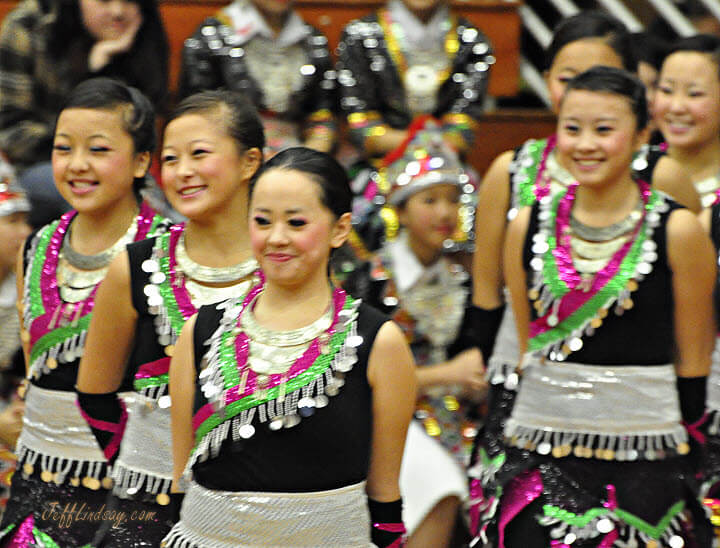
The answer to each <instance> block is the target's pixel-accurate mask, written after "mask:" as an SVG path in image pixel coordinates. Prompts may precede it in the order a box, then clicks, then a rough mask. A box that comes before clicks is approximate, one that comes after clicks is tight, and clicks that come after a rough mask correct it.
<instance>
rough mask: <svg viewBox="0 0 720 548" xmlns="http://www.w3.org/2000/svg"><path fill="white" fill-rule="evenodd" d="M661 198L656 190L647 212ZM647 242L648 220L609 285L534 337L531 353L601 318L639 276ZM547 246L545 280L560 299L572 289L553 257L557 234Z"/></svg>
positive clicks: (558, 197) (557, 197) (556, 202)
mask: <svg viewBox="0 0 720 548" xmlns="http://www.w3.org/2000/svg"><path fill="white" fill-rule="evenodd" d="M565 194H567V191H565V192H559V193H558V194H556V195H555V197H554V199H553V203H552V211H551V215H552V217H553V218H556V217H557V210H558V206H559V204H560V200H562V199H563V198H564V197H565ZM659 199H660V198H659V196H658V194H657V192H655V191H654V190H653V191H651V194H650V198H649V199H648V203H647V205H646V206H645V209H646V211H651V210H652V209H653V208H654V207H655V205H656V203H657V201H658V200H659ZM551 226H555V223H551ZM646 239H647V222H646V221H644V222H643V226H642V227H641V228H640V231H639V232H638V235H637V238H635V241H634V242H633V245H632V246H631V247H630V250H629V251H628V253H627V255H626V256H625V257H624V258H623V260H622V263H620V268H619V269H618V271H617V273H616V274H615V276H613V277H612V279H610V280H608V282H607V283H606V284H605V285H604V286H603V287H602V288H601V289H600V290H599V291H598V292H597V293H596V294H595V295H593V296H592V297H591V298H590V299H589V300H588V301H587V302H586V303H585V304H584V305H582V306H581V307H580V308H578V309H577V310H576V311H575V312H573V313H572V314H570V316H568V317H567V318H565V319H564V320H563V321H562V322H560V324H559V325H557V326H556V327H554V328H552V329H549V330H548V331H545V332H543V333H540V334H539V335H536V336H535V337H533V338H531V339H530V340H529V341H528V349H529V350H530V351H531V352H532V351H535V350H540V349H542V348H545V347H546V346H547V345H548V344H551V343H553V342H555V341H559V340H562V339H564V338H566V337H567V336H568V335H570V334H571V333H572V332H573V331H576V330H577V329H579V328H580V327H582V326H583V325H585V324H586V323H587V322H589V321H590V320H591V319H592V318H594V317H595V316H596V315H597V312H598V310H600V309H601V308H602V307H603V306H605V305H606V304H607V303H608V302H609V301H611V300H612V299H613V298H616V297H617V296H618V295H619V294H620V292H621V291H622V290H623V289H624V288H625V286H626V285H627V283H628V281H630V279H631V278H632V277H633V275H634V274H635V268H636V267H637V264H638V262H639V260H640V255H641V254H642V245H643V243H644V242H645V240H646ZM547 243H548V250H547V251H546V252H545V254H544V256H543V277H544V279H545V285H546V286H547V287H548V288H549V289H550V291H551V292H552V294H553V296H554V297H555V298H556V299H560V298H562V297H563V296H565V295H566V294H567V293H568V292H569V291H570V290H569V288H568V286H567V284H566V283H565V282H564V281H563V280H562V279H561V278H560V273H559V272H558V269H557V263H556V261H555V256H554V255H553V250H554V249H555V248H556V247H557V238H556V236H555V233H554V232H553V234H551V235H549V236H548V239H547Z"/></svg>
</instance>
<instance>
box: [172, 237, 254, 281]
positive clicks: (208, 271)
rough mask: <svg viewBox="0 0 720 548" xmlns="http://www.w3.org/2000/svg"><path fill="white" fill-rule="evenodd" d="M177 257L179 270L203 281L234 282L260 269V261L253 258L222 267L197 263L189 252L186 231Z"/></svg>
mask: <svg viewBox="0 0 720 548" xmlns="http://www.w3.org/2000/svg"><path fill="white" fill-rule="evenodd" d="M175 259H176V260H177V266H178V270H180V271H182V273H183V274H184V275H185V277H186V278H191V279H193V280H195V281H196V282H202V283H228V282H234V281H237V280H241V279H242V278H245V277H246V276H249V275H250V274H252V273H253V272H255V271H256V270H257V269H258V263H257V261H256V260H255V259H253V258H250V259H247V260H245V261H242V262H240V263H237V264H234V265H231V266H222V267H213V266H205V265H201V264H198V263H196V262H195V261H193V260H192V259H191V258H190V257H189V256H188V254H187V249H186V248H185V232H184V231H183V233H182V234H181V235H180V238H179V239H178V243H177V246H176V247H175Z"/></svg>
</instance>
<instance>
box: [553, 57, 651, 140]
mask: <svg viewBox="0 0 720 548" xmlns="http://www.w3.org/2000/svg"><path fill="white" fill-rule="evenodd" d="M573 90H578V91H594V92H598V93H611V94H613V95H619V96H621V97H625V98H626V99H627V100H628V101H630V109H631V110H632V112H633V114H634V115H635V122H636V127H637V129H638V130H643V129H645V128H646V127H647V124H648V109H647V99H646V98H645V86H644V85H643V84H642V82H641V81H640V80H639V79H638V78H637V77H636V76H635V75H633V74H630V73H629V72H627V71H625V70H621V69H617V68H614V67H605V66H596V67H592V68H590V69H588V70H586V71H585V72H582V73H580V74H578V75H577V76H575V78H573V79H572V80H570V81H569V82H568V84H567V87H566V88H565V93H564V94H563V99H562V101H564V100H565V98H566V97H567V96H568V94H569V93H570V92H571V91H573ZM562 101H561V103H560V106H561V107H562Z"/></svg>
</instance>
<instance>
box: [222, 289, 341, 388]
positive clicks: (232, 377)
mask: <svg viewBox="0 0 720 548" xmlns="http://www.w3.org/2000/svg"><path fill="white" fill-rule="evenodd" d="M353 302H354V300H353V298H352V297H351V296H350V295H346V296H345V304H344V306H343V310H347V309H348V308H351V307H352V306H353ZM248 306H250V305H248ZM346 333H347V329H346V330H345V332H344V333H343V334H338V333H335V335H333V336H332V338H331V339H330V346H331V348H330V353H329V354H324V356H330V357H332V356H334V355H335V353H336V352H337V351H338V350H339V348H340V346H341V345H342V343H343V342H344V341H345V335H346ZM338 336H341V337H342V341H340V344H339V345H337V346H336V345H335V344H334V343H335V341H336V340H339V339H338V338H337V337H338ZM218 354H219V356H218V357H219V359H220V370H221V371H222V375H223V379H224V381H225V383H224V387H225V390H229V389H230V388H232V387H233V386H238V385H239V384H240V372H239V371H238V369H239V368H238V363H237V353H236V349H235V335H233V330H232V329H228V330H225V331H224V332H223V333H222V335H221V337H220V348H219V352H218ZM322 356H323V354H320V355H319V356H318V359H317V360H315V364H317V362H318V360H319V359H320V358H321V357H322ZM315 364H313V366H311V367H310V369H312V367H314V365H315ZM328 365H329V362H328ZM324 369H326V368H323V370H324ZM303 374H304V373H303ZM303 374H301V375H300V376H302V375H303ZM308 382H309V381H308ZM306 384H307V383H306ZM273 390H277V387H275V388H272V389H270V391H269V392H268V394H270V393H271V392H272V391H273ZM268 399H273V398H268Z"/></svg>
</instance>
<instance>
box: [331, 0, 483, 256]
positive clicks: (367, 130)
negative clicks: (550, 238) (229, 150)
mask: <svg viewBox="0 0 720 548" xmlns="http://www.w3.org/2000/svg"><path fill="white" fill-rule="evenodd" d="M494 63H495V57H494V55H493V54H492V50H491V46H490V43H489V42H488V40H487V38H486V37H485V36H484V35H483V33H482V32H480V31H479V30H478V29H477V28H476V27H475V26H474V25H473V24H472V23H471V22H470V21H467V20H466V19H464V18H462V17H458V16H456V15H454V14H453V13H451V11H450V7H449V2H447V1H445V0H430V1H427V2H426V1H417V0H390V1H389V2H388V3H387V4H386V5H385V6H383V7H382V8H380V9H379V10H377V11H376V12H374V13H372V14H370V15H367V16H365V17H363V18H362V19H358V20H355V21H352V22H350V23H349V24H348V25H347V26H346V27H345V29H344V30H343V33H342V36H341V38H340V43H339V45H338V63H337V67H338V84H339V90H340V107H341V109H342V112H343V114H344V115H345V117H346V120H347V123H348V127H349V137H350V140H351V141H352V142H353V144H354V145H355V146H356V147H357V148H358V149H359V152H360V158H359V159H358V160H356V161H355V162H354V163H353V165H352V166H351V168H350V174H351V178H352V180H353V183H352V185H353V191H354V192H355V194H356V196H357V198H356V200H355V202H354V205H353V212H354V213H355V214H356V216H357V217H358V218H359V219H360V222H359V224H358V226H357V230H358V232H359V234H360V236H361V237H362V239H363V243H364V244H365V245H366V246H367V247H369V248H370V249H371V250H374V249H376V247H377V243H378V240H377V237H376V230H375V229H374V226H373V225H372V221H373V220H375V219H378V218H379V217H378V215H376V213H378V211H377V210H378V209H380V208H382V205H383V196H385V195H386V194H387V193H388V192H389V190H390V186H391V185H392V184H393V181H389V180H388V179H387V177H385V176H384V168H386V167H388V166H389V165H390V164H391V163H393V162H394V161H396V160H397V159H398V157H401V156H402V153H398V152H397V151H400V150H401V149H402V148H403V146H404V145H405V144H407V143H408V142H411V141H412V140H413V139H415V138H419V139H424V137H422V136H421V134H422V133H423V132H425V131H431V132H433V133H436V132H438V131H439V132H441V133H442V136H443V138H444V140H445V141H446V142H447V144H448V146H449V147H450V148H451V149H452V151H453V154H454V155H455V156H456V157H457V159H459V161H462V162H464V160H465V156H466V155H467V154H469V153H470V151H471V149H472V146H473V143H474V139H475V129H476V122H477V120H478V119H479V118H480V116H481V115H482V112H483V103H484V100H485V97H486V93H487V85H488V78H489V75H490V69H491V67H492V65H493V64H494ZM468 174H469V175H471V177H470V179H471V180H470V183H471V184H473V185H474V186H476V184H477V177H472V171H471V170H468ZM473 211H474V207H473V208H470V209H469V214H468V215H467V216H466V218H465V219H463V220H462V221H461V223H460V227H461V232H462V234H460V233H459V234H458V235H457V237H456V238H454V239H453V240H454V241H456V242H457V244H458V245H457V247H458V248H459V249H462V248H464V249H468V248H469V247H472V239H473V217H472V212H473ZM386 215H387V212H385V213H382V214H381V215H380V217H384V216H386ZM383 228H384V227H382V226H381V227H380V229H381V231H382V229H383ZM464 242H468V243H469V246H465V245H464Z"/></svg>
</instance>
